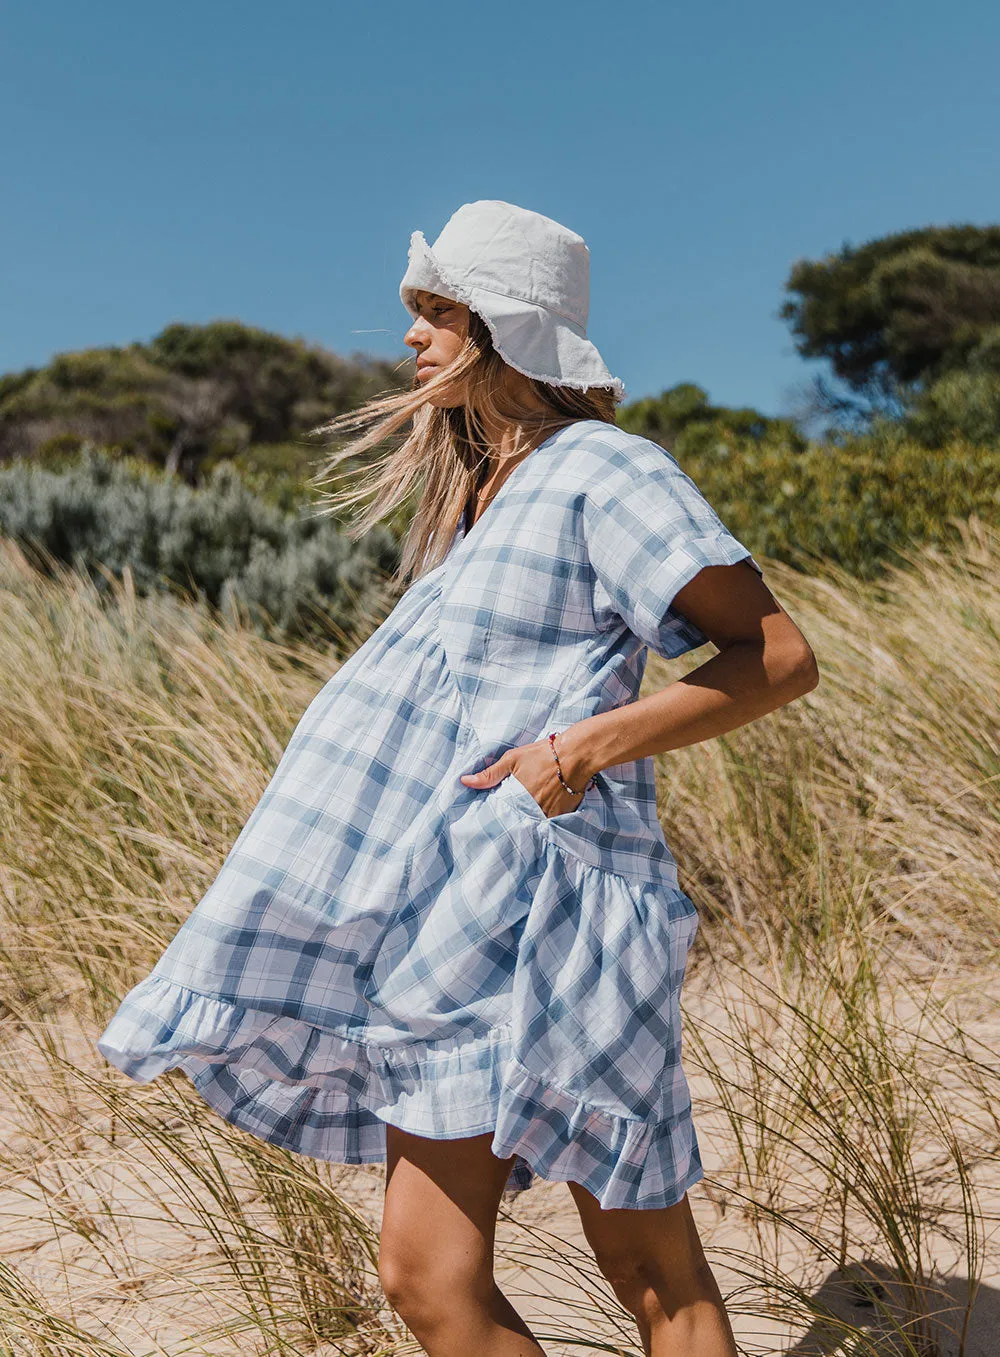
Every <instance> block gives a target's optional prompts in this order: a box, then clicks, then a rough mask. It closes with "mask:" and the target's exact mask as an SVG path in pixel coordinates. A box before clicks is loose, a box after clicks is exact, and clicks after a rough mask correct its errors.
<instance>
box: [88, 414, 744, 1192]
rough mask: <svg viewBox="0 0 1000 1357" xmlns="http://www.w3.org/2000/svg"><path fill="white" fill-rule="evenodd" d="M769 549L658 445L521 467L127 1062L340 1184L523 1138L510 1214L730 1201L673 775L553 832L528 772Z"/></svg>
mask: <svg viewBox="0 0 1000 1357" xmlns="http://www.w3.org/2000/svg"><path fill="white" fill-rule="evenodd" d="M747 558H749V563H750V565H751V566H753V568H754V569H756V570H758V571H759V570H760V567H759V566H758V565H757V563H756V562H755V561H754V560H753V558H752V557H751V556H750V553H749V551H748V550H747V548H746V547H745V546H743V545H741V543H740V542H738V541H737V540H736V539H735V538H734V537H733V536H732V535H731V534H730V533H729V532H728V531H727V529H726V528H725V527H724V526H723V524H722V523H721V521H720V520H719V518H718V517H717V516H716V514H715V512H714V511H713V509H712V508H711V507H710V506H709V504H708V503H707V501H706V500H705V499H704V497H703V496H702V495H701V493H700V492H699V490H698V489H697V487H696V486H695V485H694V483H693V482H692V481H691V480H690V479H689V478H688V477H687V476H686V475H685V474H684V473H683V472H682V471H681V469H680V468H679V466H678V465H677V463H676V462H675V461H674V459H673V458H672V457H671V456H670V455H669V454H668V453H667V452H665V451H664V450H663V449H662V448H661V447H660V446H659V445H658V444H656V443H653V442H650V441H649V440H647V439H644V438H641V437H638V436H636V435H634V434H629V433H625V432H624V431H622V430H620V429H618V428H616V427H614V426H612V425H608V424H605V423H602V422H601V421H598V420H580V421H577V422H575V423H573V424H570V425H568V426H565V427H564V428H562V429H560V430H558V431H557V432H556V433H554V434H553V435H551V436H550V437H549V438H548V439H546V441H545V442H544V443H542V444H541V445H540V446H539V447H538V448H536V449H535V450H534V451H533V452H532V453H530V454H529V456H528V457H527V458H525V459H524V460H523V461H522V462H520V463H519V464H518V465H517V466H516V467H515V468H514V470H513V471H512V472H511V473H510V474H509V475H508V476H507V478H506V480H505V481H504V482H503V483H502V485H501V487H500V489H499V491H498V492H497V493H496V495H495V496H494V498H493V500H492V501H491V502H490V504H489V505H488V507H487V508H486V510H485V512H484V513H483V514H482V515H481V516H480V518H479V519H478V520H477V521H476V522H475V523H474V524H473V526H472V527H471V529H470V530H469V531H468V532H463V531H462V528H461V527H459V528H458V529H457V530H456V532H455V537H454V540H453V541H452V543H451V545H450V548H449V553H448V555H447V556H446V558H445V559H444V561H443V562H442V563H441V564H439V565H438V566H436V567H434V568H433V569H430V570H428V571H425V573H424V574H423V575H421V576H419V577H418V578H417V579H416V580H415V581H414V582H413V583H412V584H411V585H410V587H409V588H408V589H407V591H406V592H405V593H404V594H403V595H402V597H401V598H400V600H399V601H398V603H397V604H396V606H395V608H394V609H393V611H392V612H391V613H390V615H389V616H388V618H387V619H386V620H385V622H383V623H382V625H381V626H380V627H379V628H378V630H377V631H375V632H374V633H373V634H372V635H371V636H370V637H369V638H368V640H367V641H366V642H365V643H364V644H363V645H362V646H361V647H360V648H359V649H358V650H356V651H355V652H354V654H353V655H352V656H351V657H350V658H349V659H348V660H347V661H346V662H345V663H344V664H342V665H341V667H340V668H339V669H338V670H337V672H336V673H335V674H334V675H333V677H332V678H331V679H330V680H329V681H328V682H327V683H326V685H325V686H324V687H323V688H322V689H321V690H320V692H319V693H318V694H317V695H316V697H315V698H314V699H313V700H312V702H311V703H310V705H309V707H308V708H307V709H306V711H305V713H304V715H303V716H302V718H301V720H300V721H299V724H298V725H297V727H296V729H295V731H294V733H293V735H292V737H291V739H290V741H289V743H288V746H287V747H286V749H285V751H284V753H283V755H282V757H281V760H280V762H279V763H278V766H277V768H276V770H275V772H274V775H273V777H272V778H271V780H270V782H269V784H268V786H267V788H266V790H265V791H264V794H263V796H262V797H261V799H260V801H259V802H258V804H257V806H256V807H255V809H254V810H253V812H252V813H251V815H250V817H249V819H248V820H247V822H246V824H245V826H244V827H243V829H242V830H241V832H240V834H239V836H238V837H237V839H236V841H235V843H234V844H233V846H232V849H231V850H230V852H229V854H228V856H227V857H226V859H225V862H224V863H223V865H222V867H221V869H220V871H219V874H218V876H217V877H216V879H215V881H214V882H213V883H212V885H211V886H210V887H209V889H208V891H207V893H206V894H205V895H204V896H203V897H202V899H201V901H200V902H199V903H198V904H197V906H196V908H195V909H194V910H193V912H192V913H191V914H190V915H189V917H188V919H187V921H186V922H185V923H184V925H183V926H182V927H181V929H180V930H179V932H178V933H177V934H176V936H175V937H174V939H173V941H172V942H171V943H170V945H169V946H168V947H167V949H166V951H165V952H164V953H163V954H162V956H161V957H160V959H159V961H158V962H157V964H156V966H155V968H154V969H153V971H152V972H151V973H150V974H149V975H148V976H147V977H146V978H145V979H143V980H142V981H141V982H140V983H139V984H137V985H136V986H135V988H134V989H132V990H131V991H130V993H129V994H128V995H127V996H126V997H125V998H124V1000H123V1001H122V1003H121V1006H120V1007H119V1009H118V1012H117V1013H116V1014H115V1016H114V1017H113V1019H112V1021H111V1022H110V1024H109V1025H108V1027H107V1029H106V1030H105V1032H104V1034H103V1036H102V1037H101V1039H100V1041H99V1048H100V1050H101V1052H102V1053H103V1054H104V1056H105V1057H106V1058H107V1059H108V1060H110V1061H111V1062H113V1063H114V1064H115V1065H116V1066H118V1067H119V1068H120V1069H122V1070H124V1071H125V1072H126V1073H127V1074H128V1075H130V1076H131V1077H132V1078H134V1079H137V1080H140V1081H145V1080H148V1079H152V1078H154V1077H155V1076H157V1075H159V1074H160V1073H162V1072H163V1071H165V1070H167V1069H170V1068H172V1067H177V1068H180V1069H182V1070H184V1071H185V1072H186V1073H187V1074H188V1075H189V1076H190V1077H191V1079H192V1080H193V1082H194V1084H195V1086H196V1088H197V1089H198V1091H199V1092H200V1094H201V1096H202V1097H203V1098H204V1099H205V1100H206V1101H207V1102H208V1103H209V1104H211V1106H212V1107H214V1108H215V1109H217V1111H218V1112H219V1113H221V1115H222V1116H223V1117H225V1118H227V1119H228V1120H229V1121H231V1122H233V1123H235V1124H236V1125H237V1126H240V1127H243V1128H245V1129H246V1130H247V1131H250V1132H252V1133H253V1134H254V1135H257V1136H260V1137H262V1138H264V1139H265V1140H269V1141H272V1142H274V1143H276V1144H278V1145H282V1146H285V1147H287V1148H288V1149H291V1150H295V1151H298V1152H300V1153H302V1154H305V1155H309V1156H313V1157H316V1158H319V1159H328V1160H333V1161H336V1162H340V1163H349V1164H356V1163H364V1162H371V1161H379V1160H383V1159H384V1158H385V1126H386V1123H388V1124H391V1125H393V1126H397V1127H402V1128H403V1129H405V1130H408V1131H411V1132H414V1133H415V1134H417V1135H423V1136H431V1137H434V1138H437V1139H450V1138H454V1137H458V1136H470V1135H477V1134H481V1133H483V1132H486V1131H491V1132H492V1133H493V1139H492V1142H491V1146H492V1150H493V1152H494V1153H495V1154H496V1155H497V1156H499V1157H501V1158H506V1157H508V1156H510V1155H515V1156H516V1158H515V1160H514V1165H513V1169H512V1173H511V1179H510V1181H509V1183H508V1192H513V1191H516V1190H518V1189H519V1188H523V1187H525V1186H528V1185H529V1184H530V1183H531V1181H533V1175H537V1176H539V1177H541V1178H545V1179H556V1180H561V1181H566V1180H573V1181H575V1182H577V1183H581V1184H582V1185H583V1186H584V1187H585V1188H587V1189H588V1190H589V1191H590V1192H592V1193H593V1194H594V1195H595V1196H596V1197H597V1198H598V1200H599V1201H600V1203H601V1205H602V1206H603V1207H605V1208H612V1207H631V1208H646V1209H652V1208H656V1207H663V1206H668V1205H671V1204H673V1203H674V1202H677V1201H678V1200H679V1199H680V1198H681V1197H682V1196H683V1195H684V1193H685V1191H686V1190H687V1189H688V1188H689V1187H690V1186H691V1185H692V1184H693V1183H695V1182H696V1181H697V1180H698V1179H699V1178H700V1177H701V1164H700V1160H699V1155H698V1147H697V1141H696V1137H695V1132H694V1127H693V1124H692V1119H691V1102H690V1097H689V1093H688V1088H687V1084H686V1081H685V1078H684V1074H683V1071H682V1068H681V1061H680V1053H681V1020H680V1013H679V1009H678V997H679V991H680V987H681V981H682V978H683V974H684V967H685V961H686V957H687V952H688V948H689V945H690V943H691V940H692V937H693V935H694V932H695V929H696V926H697V916H696V913H695V909H694V907H693V905H692V903H691V901H690V900H689V898H688V897H687V896H686V895H685V894H684V893H683V892H682V891H681V890H680V888H679V887H678V882H677V870H676V866H675V863H674V859H673V857H672V856H671V853H670V850H669V848H668V847H667V844H666V842H665V840H664V836H663V832H662V829H661V827H660V823H659V820H658V817H657V813H656V792H655V785H654V769H653V760H652V759H651V758H643V759H639V760H635V761H630V762H627V763H621V764H618V765H616V766H614V767H611V768H606V769H604V770H603V772H601V773H599V774H598V779H597V785H596V786H595V787H592V788H591V789H590V790H588V791H587V793H586V794H585V796H584V797H583V799H582V802H581V803H580V806H579V808H578V809H576V810H571V811H567V812H566V813H564V814H561V815H555V816H551V817H546V815H545V813H544V812H543V811H542V809H541V807H540V806H539V805H538V803H537V802H536V801H535V799H534V797H533V796H532V795H531V793H530V792H529V791H528V790H527V788H526V787H525V786H524V785H523V784H522V783H520V782H519V781H518V780H517V779H516V778H515V777H513V776H509V777H507V778H505V779H504V780H503V781H502V782H501V783H499V784H498V785H497V786H496V787H494V788H491V789H489V790H477V789H474V788H471V787H467V786H465V784H464V783H462V782H461V781H459V777H460V775H461V774H462V773H467V772H474V771H476V770H478V769H480V768H483V767H485V766H486V765H487V764H488V763H492V762H494V761H495V760H496V759H498V758H499V757H500V755H501V754H503V753H504V752H505V751H506V750H508V749H511V748H514V747H515V746H519V745H522V744H527V743H530V742H532V741H534V740H538V739H542V738H544V736H545V734H546V733H547V732H548V731H549V730H552V729H556V730H558V729H562V728H563V727H566V726H569V725H571V724H572V723H573V722H574V721H579V720H581V719H583V718H584V717H587V716H590V715H592V714H594V713H596V712H602V711H607V710H608V709H610V708H613V707H618V706H621V705H623V704H624V703H628V702H632V701H633V700H634V699H635V698H636V696H637V694H638V690H639V684H640V680H641V678H642V674H643V670H644V668H645V663H646V655H647V648H648V649H651V650H653V651H655V652H656V653H657V654H659V655H663V656H666V657H673V656H678V655H681V654H683V653H684V652H685V651H688V650H690V649H692V648H693V647H695V646H698V645H701V644H703V643H704V642H705V641H706V639H707V638H706V637H705V636H704V635H703V634H702V632H701V631H699V630H698V628H696V627H695V626H694V625H693V624H692V623H690V622H689V621H687V620H686V619H685V618H684V617H683V616H681V615H680V614H679V613H678V612H676V611H675V610H674V609H673V607H672V599H673V598H674V595H675V594H676V593H677V591H678V589H680V588H681V586H682V585H684V584H685V583H686V582H687V581H688V580H690V579H691V578H692V577H693V576H694V575H695V574H697V572H698V571H699V570H701V569H702V567H703V566H708V565H714V564H723V565H727V564H733V563H735V562H737V561H740V560H742V559H747Z"/></svg>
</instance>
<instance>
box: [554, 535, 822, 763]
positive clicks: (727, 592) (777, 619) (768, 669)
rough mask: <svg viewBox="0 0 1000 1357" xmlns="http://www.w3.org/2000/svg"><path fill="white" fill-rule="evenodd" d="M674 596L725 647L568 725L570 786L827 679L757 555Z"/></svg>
mask: <svg viewBox="0 0 1000 1357" xmlns="http://www.w3.org/2000/svg"><path fill="white" fill-rule="evenodd" d="M673 606H674V608H675V609H676V610H677V611H678V612H679V613H681V614H682V615H683V616H684V617H686V618H688V620H689V621H691V622H693V623H694V624H695V626H696V627H698V628H700V630H701V631H702V632H704V634H705V635H706V636H707V637H708V639H709V640H710V641H711V642H712V643H713V644H714V645H715V646H717V647H718V654H716V655H713V656H712V657H711V658H710V659H708V660H706V661H705V663H704V664H701V665H699V666H698V667H697V668H696V669H693V670H692V671H691V672H690V673H689V674H685V675H684V677H683V678H680V679H677V680H676V682H674V683H671V684H668V686H667V687H666V688H663V689H661V690H660V692H657V693H650V694H649V696H648V697H643V698H639V699H638V700H637V701H635V702H631V703H629V704H627V705H626V706H624V707H616V708H614V709H613V710H611V711H606V712H600V713H598V714H597V715H596V716H588V717H586V718H584V719H583V720H581V721H577V722H575V723H574V724H573V725H572V726H568V727H567V728H566V729H565V730H564V731H563V732H562V733H561V734H560V736H559V739H558V749H559V757H560V759H561V761H562V767H563V775H564V776H565V778H566V781H567V782H568V783H569V784H570V786H572V787H580V786H583V784H584V782H585V781H586V780H587V779H588V778H589V777H590V776H591V775H592V774H594V773H597V772H600V771H601V769H602V768H610V767H612V766H613V765H614V764H617V763H625V762H628V761H630V760H632V759H639V758H643V757H645V756H646V755H649V754H662V753H664V752H665V751H667V750H670V749H679V748H681V747H682V746H683V745H689V744H697V743H698V742H699V741H701V740H709V739H711V738H712V737H713V736H716V735H724V734H725V733H726V732H727V731H730V730H735V729H736V728H737V727H738V726H743V725H746V724H747V723H748V722H749V721H755V720H756V719H757V718H758V717H760V716H764V715H766V714H767V713H768V712H770V711H774V710H776V709H777V708H778V707H783V706H785V705H786V704H787V703H789V702H792V701H793V700H794V699H795V698H797V697H800V696H801V695H802V694H803V693H808V692H811V691H812V689H813V688H815V687H816V685H817V684H818V683H819V669H818V667H817V664H816V657H815V655H814V654H813V652H812V649H811V647H810V645H809V643H808V642H807V641H806V639H805V637H804V636H803V635H802V632H801V631H800V630H799V629H798V627H797V626H796V625H795V623H794V622H793V621H792V619H791V618H790V617H789V616H788V614H787V613H786V612H785V610H784V608H782V606H781V604H780V603H779V602H778V601H777V599H776V598H775V597H774V595H773V594H772V593H771V591H770V589H768V587H767V585H766V584H765V583H764V582H763V580H762V579H761V577H760V575H759V574H758V573H757V571H756V570H755V569H754V568H753V566H752V565H750V563H749V562H748V561H745V560H744V561H738V562H737V563H736V564H735V565H710V566H706V567H704V569H702V570H699V571H698V573H697V574H696V575H695V576H694V577H693V578H692V579H691V580H689V581H688V583H687V584H685V585H684V586H683V587H682V588H681V589H679V590H678V592H677V594H676V595H675V597H674V600H673Z"/></svg>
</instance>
